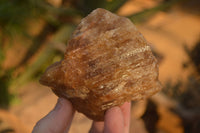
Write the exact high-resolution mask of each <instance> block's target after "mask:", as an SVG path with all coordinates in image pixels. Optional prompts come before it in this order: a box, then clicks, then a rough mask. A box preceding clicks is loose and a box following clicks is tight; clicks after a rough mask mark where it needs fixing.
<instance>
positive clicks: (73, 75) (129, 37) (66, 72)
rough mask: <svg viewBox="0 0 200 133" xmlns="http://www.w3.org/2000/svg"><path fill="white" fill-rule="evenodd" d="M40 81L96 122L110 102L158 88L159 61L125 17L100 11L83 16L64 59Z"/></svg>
mask: <svg viewBox="0 0 200 133" xmlns="http://www.w3.org/2000/svg"><path fill="white" fill-rule="evenodd" d="M40 82H41V84H43V85H47V86H49V87H51V88H52V90H53V92H54V93H55V94H56V95H58V96H59V97H64V98H66V99H68V100H70V101H71V102H72V104H73V106H74V108H75V109H76V110H78V111H79V112H82V113H83V114H85V115H86V116H87V117H89V118H91V119H93V120H96V121H102V120H103V119H104V113H105V111H106V110H107V109H109V108H111V107H113V106H120V105H122V104H123V103H124V102H126V101H131V100H139V99H143V98H147V97H149V96H151V95H153V94H155V93H156V92H158V91H159V90H160V89H161V85H160V83H159V81H158V63H157V60H156V58H155V57H154V56H153V54H152V52H151V48H150V46H149V45H148V42H147V41H146V40H145V39H144V37H143V36H142V34H141V33H140V32H139V31H138V30H137V29H136V27H135V26H134V25H133V24H132V22H131V21H130V20H129V19H127V18H124V17H120V16H117V15H115V14H113V13H111V12H109V11H107V10H104V9H96V10H94V11H93V12H92V13H90V14H89V15H88V16H87V17H85V18H84V19H82V21H81V23H80V24H79V25H78V27H77V29H76V30H75V31H74V33H73V35H72V38H71V40H70V41H69V42H68V45H67V48H66V52H65V57H64V60H62V61H60V62H57V63H55V64H53V65H51V66H50V67H49V68H48V69H47V70H46V72H45V73H44V74H43V75H42V77H41V79H40Z"/></svg>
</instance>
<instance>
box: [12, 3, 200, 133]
mask: <svg viewBox="0 0 200 133" xmlns="http://www.w3.org/2000/svg"><path fill="white" fill-rule="evenodd" d="M148 4H149V6H154V4H155V3H148ZM143 6H144V8H145V5H143ZM149 6H148V7H149ZM129 9H130V8H127V10H129ZM134 10H135V11H137V10H140V8H138V9H135V8H134ZM121 13H122V14H123V12H121ZM137 27H138V29H139V31H140V32H141V33H142V34H143V35H144V36H145V38H146V39H147V40H148V41H149V42H150V43H151V44H152V47H153V48H154V49H155V50H156V51H158V52H159V53H161V54H162V55H163V56H164V59H163V61H162V62H161V64H160V80H161V82H162V83H163V84H164V83H165V82H166V81H167V80H169V79H171V80H172V81H177V80H184V79H185V78H186V76H187V74H188V71H185V70H184V69H183V68H182V63H184V62H185V61H187V56H186V54H185V52H184V50H183V44H185V45H187V46H189V47H190V48H191V47H192V46H193V45H194V44H195V42H196V41H197V40H198V39H199V38H200V16H197V15H194V14H190V13H187V12H183V11H181V10H177V9H172V10H171V11H169V12H159V13H157V14H156V15H155V16H154V17H152V18H151V19H150V21H148V22H147V23H144V24H141V25H137ZM22 89H23V90H25V91H24V92H23V93H22V94H20V98H21V103H20V104H19V105H14V106H12V107H11V108H10V112H11V114H12V115H15V116H17V118H18V120H19V121H21V123H22V124H23V125H24V127H26V129H27V130H28V131H29V132H31V130H32V128H33V126H34V125H35V123H36V122H37V121H38V120H39V119H41V118H42V117H43V116H45V115H46V114H47V113H48V112H49V111H50V110H51V109H52V108H53V107H54V105H55V103H56V101H57V97H56V96H55V95H54V94H53V93H52V92H51V90H50V89H49V88H47V87H44V86H42V85H40V84H39V83H38V82H37V81H36V82H31V83H29V84H27V85H25V86H23V88H22ZM162 110H165V109H162V108H161V109H160V111H161V112H162ZM132 112H133V114H132V125H131V132H136V131H137V132H141V133H144V132H146V131H145V130H144V131H142V130H141V129H142V128H140V126H141V125H143V123H142V121H140V120H137V121H135V119H136V118H137V117H135V116H133V115H134V112H135V110H132ZM171 115H173V114H171ZM166 117H170V115H169V116H166ZM163 119H167V118H163ZM177 119H178V118H177ZM172 121H173V120H172ZM174 121H175V123H176V121H179V120H174ZM178 123H179V122H178ZM90 125H91V120H88V119H87V118H85V116H83V115H82V114H80V113H76V115H75V118H74V120H73V123H72V127H71V129H70V133H85V132H87V131H88V130H89V128H90ZM166 125H167V123H164V122H163V123H161V124H160V126H161V127H165V126H166ZM171 125H172V126H173V125H174V124H171ZM138 128H140V129H138ZM167 130H168V131H167V132H169V133H173V132H176V133H177V132H180V133H181V132H182V130H181V129H180V128H178V129H177V130H174V129H173V128H172V129H170V128H168V129H167Z"/></svg>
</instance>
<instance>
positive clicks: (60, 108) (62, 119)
mask: <svg viewBox="0 0 200 133" xmlns="http://www.w3.org/2000/svg"><path fill="white" fill-rule="evenodd" d="M73 116H74V109H73V107H72V104H71V103H70V102H69V101H68V100H66V99H64V98H59V99H58V102H57V104H56V106H55V108H54V109H53V110H52V111H51V112H50V113H49V114H47V115H46V116H45V117H44V118H42V119H41V120H40V121H38V122H37V124H36V125H35V127H34V129H33V131H32V133H64V132H67V131H68V130H69V128H70V125H71V122H72V119H73Z"/></svg>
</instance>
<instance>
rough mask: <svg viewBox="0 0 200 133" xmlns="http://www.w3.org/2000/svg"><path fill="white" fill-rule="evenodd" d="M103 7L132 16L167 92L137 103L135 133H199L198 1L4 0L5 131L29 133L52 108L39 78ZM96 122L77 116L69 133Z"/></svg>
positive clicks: (0, 71)
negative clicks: (87, 18)
mask: <svg viewBox="0 0 200 133" xmlns="http://www.w3.org/2000/svg"><path fill="white" fill-rule="evenodd" d="M98 7H101V8H105V9H107V10H110V11H112V12H114V13H116V14H118V15H120V16H126V17H128V18H130V19H131V21H132V22H133V23H134V24H135V25H136V27H137V28H138V29H139V31H140V32H141V33H142V34H143V35H144V36H145V38H146V39H147V40H148V41H149V42H150V43H151V46H152V48H153V53H154V54H155V55H156V57H157V59H158V61H159V66H160V69H159V71H160V77H159V78H160V81H161V83H162V85H163V90H162V91H161V92H160V93H158V94H156V95H155V96H153V97H151V98H150V99H148V100H143V101H139V102H132V110H131V131H130V132H131V133H199V131H200V1H199V0H95V1H94V0H0V133H28V132H31V130H32V128H33V126H34V125H35V123H36V122H37V121H38V120H39V119H40V118H42V117H43V116H45V115H46V114H47V113H48V112H49V111H50V110H51V109H52V108H53V107H54V105H55V103H56V101H57V97H56V96H55V95H54V94H53V93H52V92H51V90H50V89H49V88H48V87H45V86H42V85H40V84H39V82H38V79H39V77H40V75H41V74H42V72H44V70H45V69H46V67H47V66H49V65H50V64H52V63H54V62H56V61H59V60H61V59H62V58H63V55H64V51H65V47H66V45H67V41H68V39H69V38H70V36H71V34H72V32H73V31H74V29H75V28H76V26H77V24H78V23H79V22H80V20H81V19H82V18H83V17H85V16H86V15H87V14H88V13H90V12H91V11H92V10H94V9H96V8H98ZM91 122H92V121H91V120H88V119H87V118H86V117H85V116H83V115H82V114H80V113H76V116H75V118H74V120H73V123H72V127H71V129H70V133H86V132H88V130H89V128H90V125H91Z"/></svg>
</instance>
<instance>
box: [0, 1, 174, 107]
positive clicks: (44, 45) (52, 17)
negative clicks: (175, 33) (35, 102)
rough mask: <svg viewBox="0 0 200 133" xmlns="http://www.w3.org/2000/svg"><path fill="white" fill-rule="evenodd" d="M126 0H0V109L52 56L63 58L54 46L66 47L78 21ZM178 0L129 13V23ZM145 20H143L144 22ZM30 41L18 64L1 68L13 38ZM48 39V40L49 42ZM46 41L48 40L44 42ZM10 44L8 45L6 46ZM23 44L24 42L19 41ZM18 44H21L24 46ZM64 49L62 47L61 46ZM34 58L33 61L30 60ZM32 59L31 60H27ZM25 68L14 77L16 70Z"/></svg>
mask: <svg viewBox="0 0 200 133" xmlns="http://www.w3.org/2000/svg"><path fill="white" fill-rule="evenodd" d="M127 1H128V0H62V1H61V5H60V6H59V7H57V6H54V5H52V4H51V3H50V2H48V0H1V1H0V107H2V108H8V107H9V104H10V100H11V99H12V98H13V97H15V95H17V91H18V88H19V86H21V85H23V84H24V83H26V82H28V81H30V80H32V79H34V78H36V79H37V76H39V75H40V73H41V72H42V71H43V70H44V69H45V68H46V66H48V65H49V64H51V63H53V61H54V57H60V58H62V56H63V51H62V50H59V48H58V47H57V46H58V45H59V44H67V41H68V39H69V38H70V35H71V34H72V32H73V30H74V29H75V27H76V25H77V24H78V22H80V20H81V18H83V17H85V16H86V15H87V14H88V13H90V12H91V11H92V10H94V9H96V8H104V9H107V10H110V11H112V12H117V11H118V10H119V9H120V8H121V7H122V6H123V5H124V4H125V3H126V2H127ZM176 1H177V0H169V1H163V2H161V3H160V4H158V5H157V6H156V7H154V8H151V9H147V10H144V11H141V12H139V13H135V14H132V15H130V16H127V17H129V18H130V19H131V20H132V21H134V22H138V23H141V22H143V21H146V20H147V19H146V18H149V16H152V15H153V14H155V13H156V12H158V11H161V10H166V9H168V8H169V7H170V6H172V5H173V4H174V2H176ZM144 18H145V19H144ZM41 20H42V22H44V26H43V27H42V29H41V31H40V33H39V34H37V35H31V34H30V32H29V30H28V29H29V27H30V24H31V26H33V27H34V23H37V21H41ZM19 36H21V37H23V38H25V39H29V40H31V41H30V44H27V45H28V46H29V47H27V48H28V49H27V51H26V54H25V56H24V58H23V59H22V60H21V61H20V63H19V64H17V65H16V66H14V67H12V68H9V69H7V68H3V66H2V63H3V62H4V60H5V54H6V52H7V50H8V49H9V48H10V46H12V41H11V40H15V38H16V37H19ZM49 36H50V37H51V39H50V40H49ZM47 40H48V41H47ZM8 42H10V43H8ZM22 42H23V40H22ZM20 45H24V44H23V43H22V44H20ZM60 46H61V47H62V48H64V46H63V45H60ZM32 57H35V60H33V61H32V60H31V59H32ZM30 60H31V61H30ZM19 68H24V69H23V71H20V73H18V74H17V75H16V74H15V71H16V70H18V69H19Z"/></svg>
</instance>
